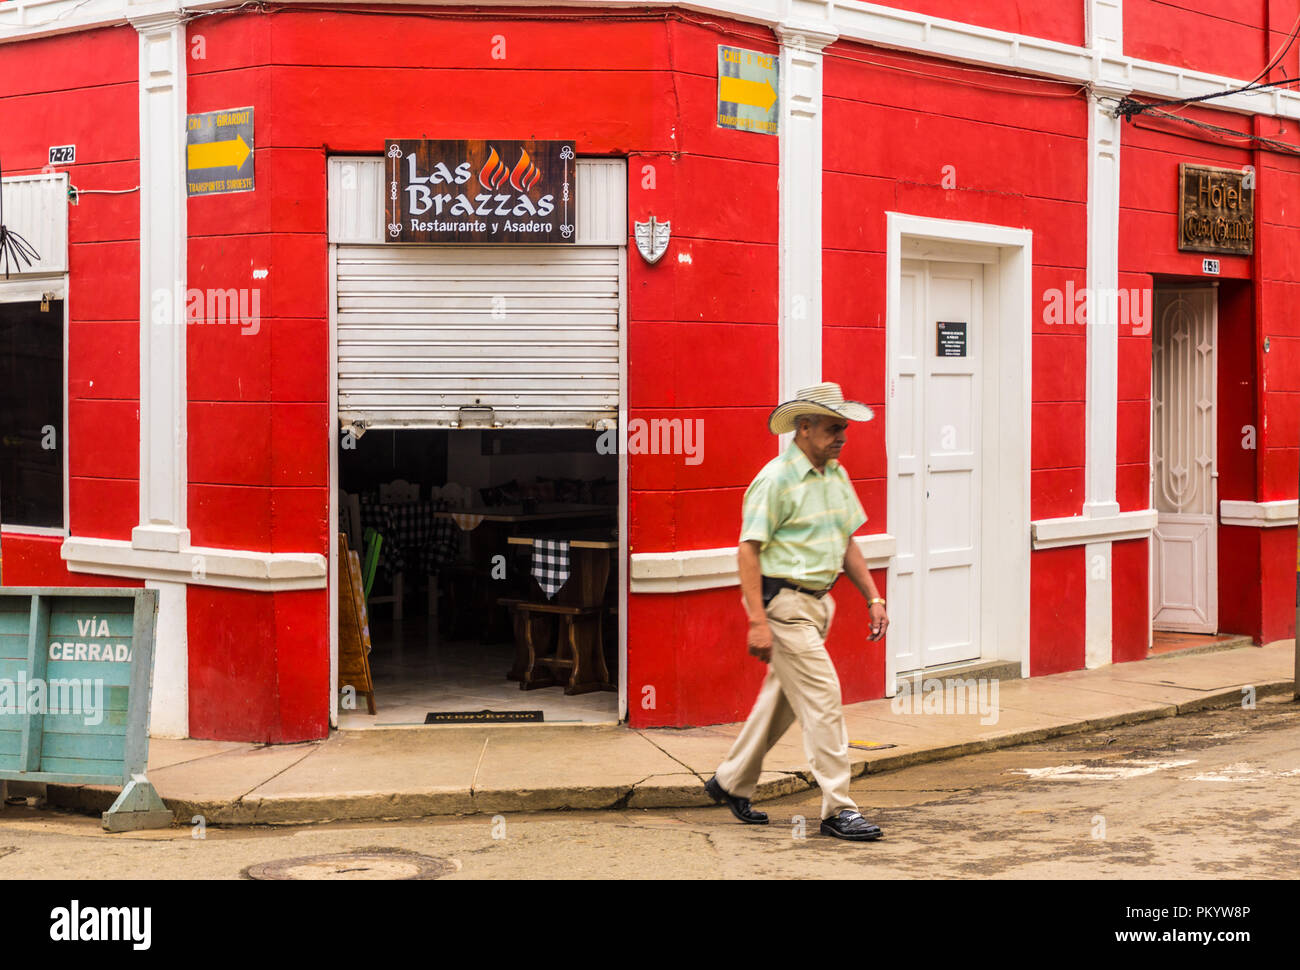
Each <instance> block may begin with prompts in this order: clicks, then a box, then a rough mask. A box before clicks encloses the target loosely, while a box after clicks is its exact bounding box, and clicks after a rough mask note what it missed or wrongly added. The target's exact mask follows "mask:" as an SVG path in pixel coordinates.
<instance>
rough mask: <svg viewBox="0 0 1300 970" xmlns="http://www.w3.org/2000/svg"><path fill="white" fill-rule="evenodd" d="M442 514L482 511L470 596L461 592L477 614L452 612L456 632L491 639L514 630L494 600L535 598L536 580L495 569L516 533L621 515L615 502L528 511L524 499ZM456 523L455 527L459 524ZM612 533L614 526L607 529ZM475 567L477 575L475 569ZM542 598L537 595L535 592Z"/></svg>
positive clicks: (573, 530) (575, 528) (568, 530)
mask: <svg viewBox="0 0 1300 970" xmlns="http://www.w3.org/2000/svg"><path fill="white" fill-rule="evenodd" d="M434 515H435V516H436V517H438V518H439V519H452V518H453V517H454V516H460V515H475V516H479V515H481V516H482V517H483V518H482V521H481V522H479V523H478V524H476V525H475V526H474V527H473V528H472V529H470V530H467V531H468V532H469V567H468V568H469V572H466V571H465V570H462V572H465V576H464V577H463V578H464V581H465V582H467V583H470V585H471V587H472V588H471V590H470V592H469V594H468V595H467V596H463V597H459V598H458V603H459V604H460V605H459V607H458V608H460V609H462V610H464V609H468V610H469V611H470V612H472V613H473V614H474V615H473V617H472V618H471V617H468V616H466V617H460V618H458V617H455V616H453V617H451V618H450V619H451V621H452V623H453V624H454V627H453V633H454V634H456V633H467V632H476V633H477V635H478V636H479V638H480V639H482V640H484V641H485V642H489V643H491V642H499V641H501V640H505V639H509V638H510V636H511V632H510V630H511V626H510V618H509V616H508V615H507V613H506V611H505V610H498V609H495V608H494V606H493V604H494V603H499V602H501V598H502V597H506V598H525V599H526V598H529V597H530V589H531V588H532V581H531V579H529V578H528V577H527V575H525V576H524V577H522V580H521V581H518V582H517V581H516V576H517V574H516V573H515V572H514V571H513V570H512V571H509V572H508V573H507V576H506V578H505V579H504V580H503V579H500V578H498V576H497V575H496V574H495V573H494V571H493V568H492V566H493V563H494V562H496V557H497V556H503V557H506V558H508V556H509V553H510V546H509V545H508V543H509V540H510V539H511V537H519V536H529V535H535V534H536V533H538V532H543V533H546V534H553V533H554V532H555V530H556V529H557V528H560V529H563V530H564V532H565V534H579V533H581V534H584V535H586V534H588V531H587V529H586V528H585V523H590V522H608V523H609V524H610V526H612V525H613V523H614V520H615V519H616V517H617V515H618V506H615V505H573V504H568V503H565V504H560V503H552V502H547V503H545V504H542V505H539V506H538V507H537V508H536V509H535V510H534V511H531V512H524V511H523V507H522V506H520V505H498V506H481V507H478V508H469V509H444V510H442V511H439V512H435V513H434ZM453 528H454V527H453ZM605 534H606V535H608V534H609V533H608V531H606V533H605ZM471 573H472V575H471ZM533 598H536V597H533Z"/></svg>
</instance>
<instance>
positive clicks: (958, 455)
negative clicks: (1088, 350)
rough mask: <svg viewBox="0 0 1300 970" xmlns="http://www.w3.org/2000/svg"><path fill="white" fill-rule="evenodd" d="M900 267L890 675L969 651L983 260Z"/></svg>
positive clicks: (967, 656) (974, 640)
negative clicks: (895, 540)
mask: <svg viewBox="0 0 1300 970" xmlns="http://www.w3.org/2000/svg"><path fill="white" fill-rule="evenodd" d="M901 269H902V274H901V289H900V297H901V301H902V302H901V306H900V308H899V333H898V334H897V335H896V340H895V349H894V350H893V352H892V353H893V358H894V362H895V368H896V371H895V373H896V377H895V380H896V386H895V389H894V397H893V402H892V403H893V411H894V415H893V416H892V418H891V420H892V421H893V422H894V429H895V437H894V440H895V441H896V442H897V454H896V455H895V456H894V457H893V466H894V469H895V472H894V474H895V476H896V480H897V485H896V488H895V491H894V495H895V496H896V501H895V502H894V503H893V504H891V507H890V525H891V527H892V528H893V530H895V531H896V534H897V536H898V553H897V556H896V558H895V561H894V578H893V581H892V582H893V585H892V588H891V589H890V601H891V609H890V613H891V615H892V617H893V628H892V629H891V631H890V639H891V641H892V643H893V645H894V647H893V648H894V651H895V658H896V667H895V669H896V670H897V671H898V672H900V673H902V672H906V671H909V670H918V669H921V668H924V667H934V666H939V665H942V664H950V663H957V662H960V661H964V660H974V659H976V658H978V657H979V656H980V642H979V629H980V610H979V603H980V575H979V542H980V511H981V508H980V477H981V474H980V471H981V469H980V437H981V435H980V425H981V415H982V412H981V407H980V397H981V395H980V385H981V382H982V378H983V373H982V361H981V354H980V344H981V337H982V334H983V331H984V326H983V324H984V321H983V307H984V295H983V286H984V268H983V266H981V265H979V264H977V263H957V262H951V263H950V262H927V261H920V260H912V259H905V260H903V262H902V267H901ZM941 322H942V323H943V324H944V332H945V337H943V338H941V337H940V336H939V333H940V327H939V324H940V323H941ZM957 324H960V325H961V326H960V327H957V326H955V325H957Z"/></svg>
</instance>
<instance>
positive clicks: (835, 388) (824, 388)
mask: <svg viewBox="0 0 1300 970" xmlns="http://www.w3.org/2000/svg"><path fill="white" fill-rule="evenodd" d="M802 414H825V415H829V416H830V417H832V418H843V419H844V420H846V421H870V420H871V419H872V418H873V417H874V414H873V413H872V411H871V408H869V407H867V406H866V405H865V404H863V403H862V402H861V401H846V400H844V392H843V391H841V390H840V386H839V385H838V384H832V383H830V382H829V381H827V382H826V383H825V384H814V385H813V386H812V387H803V388H800V389H799V393H798V395H797V396H796V397H795V399H794V400H793V401H786V402H785V403H784V404H780V405H777V408H776V410H775V411H773V412H772V414H771V416H770V417H769V418H768V419H767V426H768V427H769V428H771V429H772V434H785V433H786V432H787V431H793V430H794V422H795V418H797V417H799V416H800V415H802Z"/></svg>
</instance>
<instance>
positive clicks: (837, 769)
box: [705, 383, 889, 842]
mask: <svg viewBox="0 0 1300 970" xmlns="http://www.w3.org/2000/svg"><path fill="white" fill-rule="evenodd" d="M871 418H872V413H871V409H870V408H869V407H867V406H866V405H864V404H860V403H859V402H857V401H846V400H844V395H843V393H842V392H841V391H840V387H839V385H838V384H831V383H825V384H818V385H816V386H815V387H807V388H804V389H802V390H801V391H799V393H798V396H797V398H796V399H795V400H793V401H787V402H786V403H784V404H782V405H780V406H779V407H778V408H777V409H776V410H775V411H773V412H772V414H771V416H770V417H769V418H768V428H769V429H770V430H771V432H772V433H773V434H784V433H785V432H787V431H794V441H793V442H791V444H790V446H789V447H788V448H787V449H786V450H785V453H784V454H783V455H781V456H780V457H778V458H774V459H773V460H772V461H770V462H768V463H767V465H765V466H764V467H763V469H762V471H760V472H759V473H758V475H757V476H756V477H755V478H754V481H753V482H752V483H751V484H750V486H749V489H748V491H746V492H745V501H744V521H743V525H742V527H741V534H740V551H739V565H740V589H741V593H742V598H743V602H744V606H745V613H746V615H747V616H748V618H749V635H748V646H749V652H750V653H751V654H753V655H754V656H755V657H757V658H758V659H759V660H761V661H763V663H766V664H768V665H769V666H768V672H767V679H766V680H764V681H763V686H762V689H761V690H760V691H759V693H758V700H756V701H755V702H754V709H753V710H752V711H751V712H750V714H749V720H747V721H746V722H745V726H744V728H742V729H741V732H740V736H739V737H737V738H736V743H735V744H733V745H732V747H731V751H730V753H728V755H727V758H726V760H725V761H723V762H722V764H721V765H719V766H718V770H717V773H716V774H715V775H714V776H713V777H712V778H711V779H709V781H708V783H707V785H706V786H705V787H706V788H707V790H708V792H709V794H710V795H711V796H712V797H713V798H714V799H715V800H716V801H723V802H726V803H727V806H728V807H729V808H730V809H731V812H732V814H733V815H735V816H736V818H738V819H740V820H741V821H742V822H747V823H749V824H752V825H765V824H767V815H766V813H764V812H759V811H755V810H754V808H753V807H752V806H751V805H750V798H751V797H752V796H753V794H754V789H755V787H756V786H757V784H758V776H759V772H760V771H762V766H763V756H764V755H765V754H767V752H768V751H769V750H770V749H771V747H772V745H774V744H776V742H777V741H779V740H780V739H781V735H783V734H784V733H785V732H786V729H787V728H789V727H790V725H791V724H792V723H793V722H794V721H795V720H796V719H797V720H798V721H799V726H800V728H801V729H802V730H803V741H804V749H805V751H807V753H808V761H809V763H810V764H811V765H812V771H813V777H814V778H816V779H817V783H818V784H819V785H820V786H821V790H822V823H821V831H822V834H823V835H831V836H834V837H836V838H840V839H849V840H851V841H855V842H870V841H873V840H875V839H878V838H880V836H881V834H882V833H881V831H880V827H879V826H877V825H873V824H872V823H870V822H868V821H867V820H866V819H864V818H863V817H862V815H861V814H860V813H859V812H858V807H857V805H856V804H855V803H854V801H853V800H852V799H851V798H850V797H849V770H850V766H849V736H848V731H847V729H846V727H845V725H844V712H843V708H842V706H841V696H840V681H839V677H838V676H836V673H835V667H834V666H833V665H832V664H831V659H830V656H829V655H828V654H827V653H826V645H825V643H826V634H827V632H828V631H829V630H830V625H831V618H832V617H833V616H834V614H835V603H834V601H833V600H832V599H831V597H830V588H831V586H832V585H833V584H834V583H835V580H836V579H837V578H838V577H839V573H840V569H841V567H843V569H844V571H845V572H846V573H848V576H849V579H850V580H852V581H853V585H855V586H856V587H857V588H858V590H859V591H860V592H861V593H862V595H863V596H864V597H866V599H867V600H868V603H869V609H870V612H871V637H870V639H872V640H879V639H880V638H881V637H883V636H884V635H885V629H886V628H887V627H888V625H889V617H888V616H887V615H886V613H885V601H884V600H883V599H881V598H880V595H879V593H878V592H877V590H876V584H875V583H874V582H873V581H872V579H871V573H870V571H869V570H868V569H867V563H866V561H865V560H864V559H863V558H862V553H861V552H860V551H859V550H858V547H857V546H856V545H855V544H854V543H853V542H852V541H851V536H852V535H853V533H854V532H856V531H857V530H858V529H859V528H861V527H862V525H863V523H865V522H866V521H867V517H866V514H865V513H864V512H863V511H862V503H861V502H859V501H858V496H857V493H856V492H854V490H853V485H852V483H851V482H850V481H849V476H848V473H847V472H845V470H844V468H843V466H841V465H840V463H839V461H838V460H837V459H838V458H839V453H840V449H842V448H843V447H844V440H845V432H846V431H847V430H848V425H849V422H850V421H870V420H871Z"/></svg>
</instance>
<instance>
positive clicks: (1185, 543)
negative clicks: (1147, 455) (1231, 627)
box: [1151, 287, 1219, 633]
mask: <svg viewBox="0 0 1300 970" xmlns="http://www.w3.org/2000/svg"><path fill="white" fill-rule="evenodd" d="M1217 295H1218V292H1217V290H1214V289H1212V288H1209V287H1202V288H1196V289H1185V290H1165V289H1159V290H1156V293H1155V329H1154V332H1153V333H1152V345H1151V484H1152V502H1153V506H1152V507H1153V508H1154V509H1155V510H1156V530H1155V534H1154V542H1153V547H1152V568H1153V574H1152V593H1153V595H1152V601H1151V609H1152V625H1153V626H1154V627H1155V628H1156V629H1159V630H1181V631H1186V632H1189V633H1215V632H1217V630H1218V625H1219V596H1218V575H1217V574H1218V549H1217V546H1218V537H1217V535H1216V532H1215V515H1214V511H1215V508H1216V506H1217V505H1218V501H1217V500H1218V494H1217V492H1218V472H1217V470H1216V467H1215V434H1214V429H1215V413H1214V412H1215V349H1214V345H1215V339H1216V336H1217V335H1216V330H1217V312H1216V311H1217V306H1218V301H1217V299H1216V297H1217Z"/></svg>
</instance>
